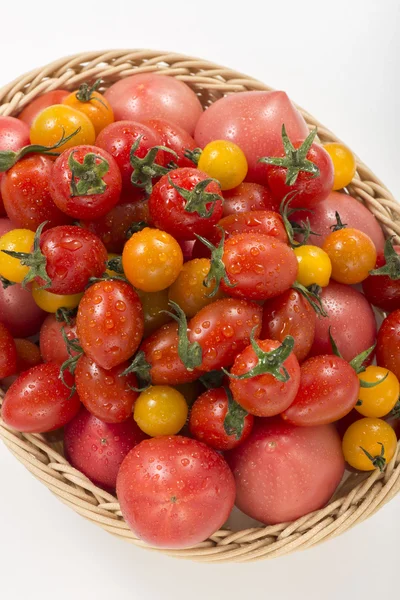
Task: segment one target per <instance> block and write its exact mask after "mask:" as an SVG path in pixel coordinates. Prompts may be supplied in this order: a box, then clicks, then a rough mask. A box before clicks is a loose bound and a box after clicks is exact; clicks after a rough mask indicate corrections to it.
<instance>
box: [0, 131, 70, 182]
mask: <svg viewBox="0 0 400 600" xmlns="http://www.w3.org/2000/svg"><path fill="white" fill-rule="evenodd" d="M80 130H81V128H80V127H78V129H76V130H75V131H73V132H72V133H71V134H70V135H67V136H65V132H64V128H63V133H62V136H61V138H60V139H59V140H58V142H57V143H56V144H54V146H40V145H39V144H30V145H29V146H24V147H23V148H21V150H18V152H12V150H1V151H0V173H4V172H5V171H8V169H11V167H13V166H14V165H15V163H17V162H18V161H19V160H20V159H21V158H23V157H24V156H26V155H27V154H45V155H46V156H59V155H60V152H52V150H57V148H59V147H60V146H62V145H63V144H66V143H67V142H68V141H69V140H71V139H72V138H73V137H74V136H75V135H76V134H77V133H79V132H80Z"/></svg>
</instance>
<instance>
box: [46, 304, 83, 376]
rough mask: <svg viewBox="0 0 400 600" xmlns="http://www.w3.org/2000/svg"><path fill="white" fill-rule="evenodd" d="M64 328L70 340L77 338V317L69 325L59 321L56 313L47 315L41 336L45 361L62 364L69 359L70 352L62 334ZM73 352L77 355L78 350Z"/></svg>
mask: <svg viewBox="0 0 400 600" xmlns="http://www.w3.org/2000/svg"><path fill="white" fill-rule="evenodd" d="M62 330H64V333H65V335H66V336H67V338H68V339H69V340H73V339H76V338H77V334H76V323H75V319H73V320H72V321H71V324H70V325H68V324H67V323H64V322H60V321H57V319H56V316H55V315H54V314H50V315H48V316H47V317H46V319H45V320H44V322H43V324H42V327H41V329H40V336H39V345H40V352H41V354H42V358H43V360H44V362H54V363H57V364H59V365H62V364H63V362H65V361H66V360H68V358H69V354H68V350H67V346H66V344H65V342H64V338H63V336H62ZM71 354H72V355H73V356H75V355H76V352H74V351H73V350H72V351H71Z"/></svg>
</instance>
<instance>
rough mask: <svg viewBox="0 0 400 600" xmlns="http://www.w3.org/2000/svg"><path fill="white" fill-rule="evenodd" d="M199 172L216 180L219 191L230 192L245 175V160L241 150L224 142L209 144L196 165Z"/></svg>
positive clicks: (215, 141) (232, 144) (217, 141)
mask: <svg viewBox="0 0 400 600" xmlns="http://www.w3.org/2000/svg"><path fill="white" fill-rule="evenodd" d="M197 166H198V168H199V169H200V171H204V173H207V175H208V176H209V177H213V178H214V179H217V180H218V181H219V183H220V185H221V190H231V189H233V188H236V187H237V186H238V185H240V184H241V183H242V182H243V180H244V178H245V177H246V175H247V169H248V167H247V160H246V157H245V155H244V153H243V152H242V150H241V149H240V148H239V146H237V145H236V144H234V143H233V142H229V141H226V140H214V141H213V142H209V143H208V144H207V146H206V147H205V148H204V150H202V151H201V154H200V157H199V160H198V164H197Z"/></svg>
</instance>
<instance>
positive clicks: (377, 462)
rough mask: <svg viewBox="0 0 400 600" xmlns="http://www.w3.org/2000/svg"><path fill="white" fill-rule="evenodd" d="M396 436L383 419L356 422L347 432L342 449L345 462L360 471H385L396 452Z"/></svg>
mask: <svg viewBox="0 0 400 600" xmlns="http://www.w3.org/2000/svg"><path fill="white" fill-rule="evenodd" d="M396 446H397V439H396V434H395V432H394V430H393V428H392V427H390V425H388V423H386V421H382V419H374V418H365V419H360V420H359V421H356V422H355V423H353V424H352V425H350V427H349V428H348V430H347V431H346V433H345V434H344V437H343V442H342V447H343V454H344V458H345V460H346V461H347V462H348V464H349V465H350V466H351V467H353V468H354V469H358V470H359V471H373V470H374V469H376V468H380V469H381V470H383V468H384V466H385V465H386V463H388V462H389V461H390V460H391V459H392V458H393V456H394V453H395V452H396Z"/></svg>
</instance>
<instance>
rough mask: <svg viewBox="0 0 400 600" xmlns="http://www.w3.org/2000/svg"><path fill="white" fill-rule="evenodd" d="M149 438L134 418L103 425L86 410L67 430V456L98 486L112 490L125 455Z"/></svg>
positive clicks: (65, 431)
mask: <svg viewBox="0 0 400 600" xmlns="http://www.w3.org/2000/svg"><path fill="white" fill-rule="evenodd" d="M146 437H147V436H146V434H145V433H143V431H141V430H140V429H139V427H138V426H137V425H136V423H135V421H134V420H133V419H129V420H128V421H125V422H124V423H103V421H100V419H98V418H97V417H95V416H94V415H91V414H90V412H88V411H87V410H85V409H84V408H82V409H81V411H80V412H79V414H78V415H77V416H76V417H75V418H74V419H73V420H72V421H71V422H70V423H68V425H67V426H66V427H65V429H64V451H65V456H66V458H67V460H68V461H69V462H70V463H71V465H72V466H73V467H75V469H78V470H79V471H81V473H83V474H84V475H86V477H88V478H89V479H90V480H91V481H92V482H93V483H94V484H95V485H97V486H99V487H102V488H105V489H106V490H109V491H111V490H114V489H115V486H116V484H117V475H118V471H119V468H120V466H121V463H122V461H123V460H124V458H125V456H126V455H127V454H128V452H129V451H130V450H132V448H134V446H136V444H139V442H141V441H142V440H144V439H146Z"/></svg>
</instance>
